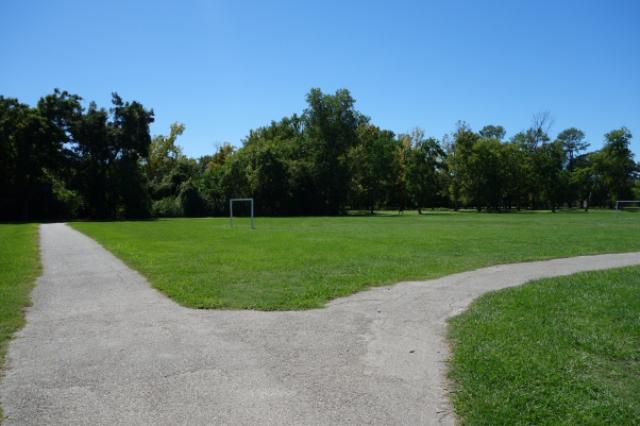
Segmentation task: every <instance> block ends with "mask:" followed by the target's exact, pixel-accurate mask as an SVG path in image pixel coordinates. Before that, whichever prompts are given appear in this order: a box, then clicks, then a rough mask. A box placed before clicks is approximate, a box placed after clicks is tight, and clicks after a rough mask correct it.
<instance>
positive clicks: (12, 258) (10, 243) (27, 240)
mask: <svg viewBox="0 0 640 426" xmlns="http://www.w3.org/2000/svg"><path fill="white" fill-rule="evenodd" d="M39 273H40V257H39V254H38V225H37V224H21V225H8V224H0V369H1V367H2V365H3V364H4V356H5V353H6V350H7V344H8V342H9V339H10V338H11V336H12V335H13V333H14V332H15V331H16V330H18V329H20V328H21V327H22V326H23V325H24V308H25V307H26V306H28V305H29V304H30V298H29V294H30V293H31V289H32V288H33V285H34V283H35V279H36V278H37V276H38V275H39ZM0 374H1V373H0ZM0 422H2V408H1V407H0Z"/></svg>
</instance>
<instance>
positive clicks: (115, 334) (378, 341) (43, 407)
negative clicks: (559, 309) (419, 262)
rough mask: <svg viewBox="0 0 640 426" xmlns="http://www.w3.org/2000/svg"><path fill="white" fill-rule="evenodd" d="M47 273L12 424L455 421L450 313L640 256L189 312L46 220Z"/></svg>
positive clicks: (8, 391)
mask: <svg viewBox="0 0 640 426" xmlns="http://www.w3.org/2000/svg"><path fill="white" fill-rule="evenodd" d="M40 229H41V231H40V232H41V250H42V259H43V265H44V274H43V276H42V277H41V278H40V279H39V281H38V285H37V287H36V289H35V290H34V292H33V307H32V308H30V309H29V311H28V313H27V325H26V327H25V328H24V329H23V330H22V331H21V332H19V333H18V335H17V337H16V338H15V339H14V340H13V341H12V342H11V344H10V346H9V353H8V358H7V365H6V369H5V376H4V378H3V379H2V382H1V384H0V401H1V403H2V405H3V407H4V411H5V415H6V416H7V418H6V419H5V422H6V424H7V425H13V424H19V425H32V424H34V425H35V424H38V425H43V424H47V425H51V424H58V425H78V424H83V425H84V424H86V425H100V424H105V425H113V424H127V425H137V424H145V425H161V424H166V425H176V424H190V425H191V424H203V425H204V424H207V425H209V424H218V425H220V424H230V425H235V424H246V425H257V424H260V425H263V424H270V425H325V424H381V425H390V424H393V425H401V424H406V425H418V424H452V423H453V421H454V419H453V416H452V414H451V409H450V405H449V403H448V401H447V392H446V389H445V387H446V381H445V367H446V364H445V362H446V359H447V356H448V349H447V344H446V341H445V337H444V335H445V326H446V322H445V321H446V319H447V318H448V317H450V316H452V315H454V314H456V313H458V312H460V311H461V310H463V309H464V308H465V307H466V306H467V305H468V304H469V302H470V301H471V300H472V299H473V298H475V297H477V296H478V295H480V294H482V293H484V292H486V291H488V290H495V289H500V288H504V287H508V286H514V285H518V284H522V283H524V282H526V281H528V280H532V279H536V278H542V277H549V276H556V275H565V274H571V273H574V272H579V271H586V270H596V269H604V268H612V267H618V266H626V265H635V264H640V253H632V254H614V255H601V256H588V257H576V258H569V259H558V260H551V261H545V262H532V263H520V264H512V265H503V266H494V267H489V268H484V269H480V270H476V271H471V272H465V273H461V274H455V275H450V276H447V277H444V278H441V279H436V280H431V281H426V282H406V283H401V284H397V285H394V286H392V287H379V288H374V289H372V290H369V291H365V292H361V293H358V294H355V295H353V296H350V297H347V298H342V299H338V300H335V301H333V302H331V303H330V304H329V305H328V307H327V308H326V309H318V310H311V311H302V312H255V311H205V310H193V309H188V308H183V307H180V306H178V305H177V304H175V303H174V302H172V301H171V300H169V299H168V298H166V297H165V296H163V295H162V294H160V293H159V292H157V291H155V290H153V289H151V288H150V286H149V284H148V283H147V282H146V281H145V279H144V278H142V277H141V276H140V275H139V274H137V273H136V272H134V271H132V270H131V269H129V268H127V267H126V266H125V265H124V264H123V263H122V262H121V261H119V260H118V259H116V258H115V257H114V256H112V255H111V254H110V253H108V252H107V251H106V250H104V249H103V248H102V247H101V246H100V245H98V244H97V243H96V242H94V241H93V240H91V239H90V238H88V237H86V236H84V235H82V234H81V233H79V232H77V231H74V230H73V229H71V228H69V227H67V226H66V225H63V224H52V225H42V226H41V228H40Z"/></svg>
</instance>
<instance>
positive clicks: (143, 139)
mask: <svg viewBox="0 0 640 426" xmlns="http://www.w3.org/2000/svg"><path fill="white" fill-rule="evenodd" d="M81 101H82V99H81V98H80V97H79V96H76V95H72V94H69V93H67V92H62V91H59V90H56V91H54V93H53V94H51V95H48V96H46V97H43V98H42V99H40V101H39V102H38V104H37V105H36V106H35V107H29V106H28V105H25V104H23V103H20V102H19V101H18V100H16V99H11V98H4V97H1V96H0V215H1V217H2V218H4V219H52V218H62V217H90V218H124V217H130V218H144V217H149V216H201V215H217V214H226V212H227V210H226V209H227V202H228V199H229V198H231V197H253V198H255V199H256V205H257V209H258V212H259V213H260V214H263V215H306V214H326V215H334V214H340V213H342V212H345V211H346V210H348V209H352V210H369V211H373V210H374V209H377V208H396V209H399V210H404V209H407V208H417V209H419V210H420V211H421V209H422V208H432V207H452V208H456V209H457V208H460V207H473V208H477V209H478V210H482V209H487V210H509V209H513V208H517V209H528V208H549V209H552V210H555V209H557V208H558V207H561V206H583V205H585V202H586V203H587V204H586V205H589V206H591V205H598V206H611V205H612V203H613V202H614V201H615V200H618V199H628V198H636V199H637V198H640V193H638V192H640V186H639V183H638V170H639V167H638V165H637V164H636V163H635V162H634V160H633V154H632V152H631V150H630V149H629V145H630V140H631V133H630V132H629V131H628V130H627V129H626V128H621V129H616V130H613V131H611V132H609V133H607V134H606V135H605V146H604V148H603V149H602V150H600V151H597V152H591V153H585V150H586V148H587V147H588V146H589V144H588V143H587V142H586V141H585V136H584V133H583V132H582V131H580V130H578V129H575V128H570V129H567V130H564V131H562V132H561V133H560V134H558V135H557V138H556V139H555V140H552V139H551V137H550V135H549V134H548V127H549V126H548V116H546V115H540V116H537V117H535V119H534V123H533V125H532V127H531V128H530V129H528V130H526V131H523V132H520V133H517V134H516V135H515V136H513V137H512V138H511V139H509V140H505V135H506V131H505V129H504V128H503V127H502V126H498V125H488V126H485V127H484V128H482V129H481V130H480V131H479V132H474V131H472V130H471V129H470V128H469V127H468V126H467V125H466V124H464V123H461V124H459V126H458V128H457V130H456V131H455V132H454V133H453V134H451V135H448V136H446V137H445V138H443V140H437V139H434V138H427V137H425V134H424V132H422V131H421V130H419V129H417V130H415V131H413V132H412V133H411V134H400V135H396V134H394V133H393V132H392V131H390V130H385V129H381V128H380V127H378V126H376V125H374V124H373V123H372V122H371V120H370V119H369V117H367V116H365V115H363V114H362V113H360V112H359V111H358V110H356V108H355V100H354V99H353V97H352V96H351V95H350V93H349V92H348V91H347V90H339V91H337V92H336V93H335V94H333V95H329V94H325V93H322V91H320V90H319V89H313V90H311V91H310V92H309V94H308V95H307V108H306V109H305V110H304V111H303V112H302V114H301V115H298V114H293V115H292V116H291V117H285V118H283V119H281V120H280V121H277V122H276V121H274V122H272V123H271V124H269V125H267V126H265V127H261V128H259V129H255V130H251V131H250V132H249V135H248V136H247V138H246V139H245V140H244V141H243V146H242V147H240V148H236V147H234V146H231V145H224V146H222V147H220V148H219V149H218V150H217V151H216V152H215V153H213V155H208V156H204V157H201V158H198V159H193V158H188V157H187V156H185V155H184V154H183V153H182V151H181V149H180V147H179V145H178V144H177V138H178V137H179V136H180V135H181V134H182V132H183V131H184V129H185V127H184V125H182V124H178V123H176V124H174V125H172V126H171V132H170V134H169V135H168V136H162V135H161V136H156V137H155V138H153V139H152V138H151V137H150V134H149V125H150V123H152V122H153V119H154V116H153V111H150V110H147V109H145V108H144V107H143V106H142V105H141V104H140V103H138V102H124V101H123V100H122V99H121V98H120V97H119V96H118V95H117V94H114V95H113V106H112V108H111V109H109V110H108V111H107V110H105V109H101V108H98V107H97V106H96V105H95V104H93V103H91V104H90V105H89V107H88V108H85V107H83V106H82V104H81ZM634 191H635V193H634Z"/></svg>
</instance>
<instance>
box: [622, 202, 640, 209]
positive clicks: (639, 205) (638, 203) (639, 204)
mask: <svg viewBox="0 0 640 426" xmlns="http://www.w3.org/2000/svg"><path fill="white" fill-rule="evenodd" d="M625 204H637V205H638V207H640V200H618V201H616V210H622V207H624V205H625Z"/></svg>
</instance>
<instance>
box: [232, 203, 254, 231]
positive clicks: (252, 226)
mask: <svg viewBox="0 0 640 426" xmlns="http://www.w3.org/2000/svg"><path fill="white" fill-rule="evenodd" d="M243 202H246V203H250V205H251V229H256V220H255V216H254V214H253V198H231V199H230V200H229V224H230V225H231V227H233V203H243Z"/></svg>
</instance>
